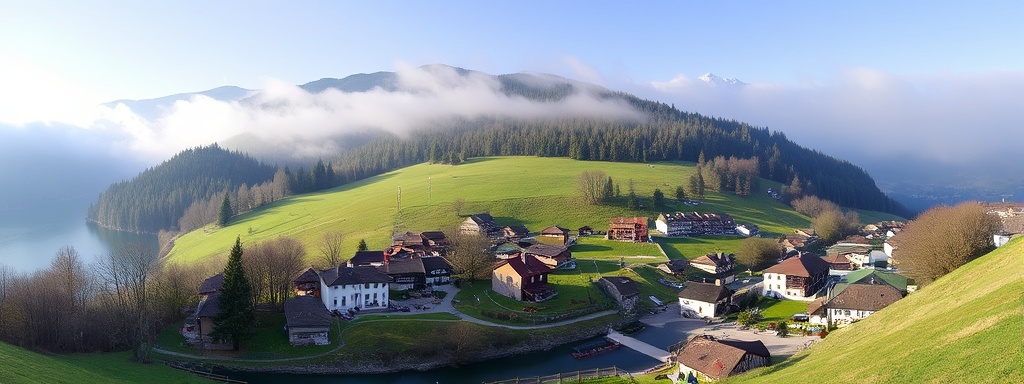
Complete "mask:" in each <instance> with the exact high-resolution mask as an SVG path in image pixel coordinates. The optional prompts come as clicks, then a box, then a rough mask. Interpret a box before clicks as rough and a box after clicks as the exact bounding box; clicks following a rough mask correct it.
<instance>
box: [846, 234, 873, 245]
mask: <svg viewBox="0 0 1024 384" xmlns="http://www.w3.org/2000/svg"><path fill="white" fill-rule="evenodd" d="M838 244H861V245H871V242H870V241H868V238H866V237H864V236H861V235H850V236H847V237H846V238H845V239H842V240H839V242H838Z"/></svg>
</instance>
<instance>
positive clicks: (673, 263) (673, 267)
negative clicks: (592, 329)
mask: <svg viewBox="0 0 1024 384" xmlns="http://www.w3.org/2000/svg"><path fill="white" fill-rule="evenodd" d="M662 264H664V265H665V266H666V267H668V270H670V271H672V272H685V271H686V267H688V266H690V262H689V261H686V260H669V261H666V262H664V263H662Z"/></svg>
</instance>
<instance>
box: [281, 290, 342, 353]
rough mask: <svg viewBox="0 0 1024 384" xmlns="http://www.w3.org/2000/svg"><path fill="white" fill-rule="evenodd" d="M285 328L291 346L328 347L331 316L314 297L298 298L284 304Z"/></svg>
mask: <svg viewBox="0 0 1024 384" xmlns="http://www.w3.org/2000/svg"><path fill="white" fill-rule="evenodd" d="M284 317H285V328H287V329H288V342H289V343H290V344H291V345H311V344H313V345H327V344H330V343H331V339H330V338H329V337H328V335H329V334H330V330H331V314H330V312H327V308H325V307H324V303H323V302H321V301H320V300H319V299H317V298H316V297H313V296H296V297H293V298H291V299H288V301H286V302H285V303H284Z"/></svg>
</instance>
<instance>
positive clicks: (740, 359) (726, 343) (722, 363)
mask: <svg viewBox="0 0 1024 384" xmlns="http://www.w3.org/2000/svg"><path fill="white" fill-rule="evenodd" d="M675 360H676V362H677V363H679V377H680V378H685V377H688V376H690V375H693V376H696V377H697V378H698V379H701V382H708V381H715V380H719V379H723V378H726V377H729V376H732V375H737V374H740V373H743V372H746V371H749V370H751V369H754V368H760V367H766V366H768V364H770V363H771V353H769V352H768V348H767V347H765V345H764V343H762V342H761V341H760V340H754V341H742V340H731V339H715V338H714V337H712V336H708V335H700V336H694V337H693V338H691V339H690V340H689V342H687V343H686V346H685V347H683V349H682V350H680V351H679V353H678V354H677V355H676V357H675Z"/></svg>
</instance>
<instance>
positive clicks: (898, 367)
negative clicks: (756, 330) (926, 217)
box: [728, 239, 1024, 383]
mask: <svg viewBox="0 0 1024 384" xmlns="http://www.w3.org/2000/svg"><path fill="white" fill-rule="evenodd" d="M1022 264H1024V239H1016V240H1014V241H1012V242H1011V243H1010V244H1007V245H1005V246H1003V247H1001V248H999V249H996V250H995V251H993V252H992V253H990V254H988V255H986V256H982V257H981V258H979V259H977V260H975V261H973V262H971V263H969V264H967V265H965V266H963V267H960V268H959V269H957V270H955V271H953V272H952V273H950V274H949V275H946V276H945V277H942V278H940V279H939V280H937V281H935V282H934V283H932V284H931V285H928V286H926V287H924V288H923V289H921V290H919V291H917V292H916V293H913V294H910V296H908V297H906V298H904V299H902V300H900V301H898V302H896V303H895V304H893V305H890V306H889V307H887V308H885V309H883V310H881V311H879V312H878V313H875V314H873V315H871V317H868V318H867V319H864V320H862V321H860V322H857V323H854V324H853V325H851V326H849V327H846V328H842V329H839V330H837V331H835V332H833V333H831V334H829V335H828V337H826V338H825V339H824V340H822V342H821V343H819V344H817V345H815V346H814V347H813V348H811V349H810V350H809V352H805V353H802V354H798V355H796V356H794V357H793V358H792V359H790V360H789V361H787V362H785V363H783V364H780V365H778V366H775V367H771V368H765V369H762V370H759V371H755V372H752V373H749V374H746V375H742V376H739V377H736V378H733V379H730V380H728V382H729V383H787V382H800V381H807V380H808V379H811V378H815V377H822V375H826V377H828V378H829V381H831V382H837V383H853V382H856V383H955V382H972V383H982V382H995V383H1019V382H1020V379H1021V378H1022V377H1024V342H1022V333H1021V332H1022V329H1024V294H1022V292H1024V273H1022V272H1021V271H1022V268H1021V265H1022ZM851 362H857V363H856V364H851ZM824 367H827V371H825V370H824V369H826V368H824Z"/></svg>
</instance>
